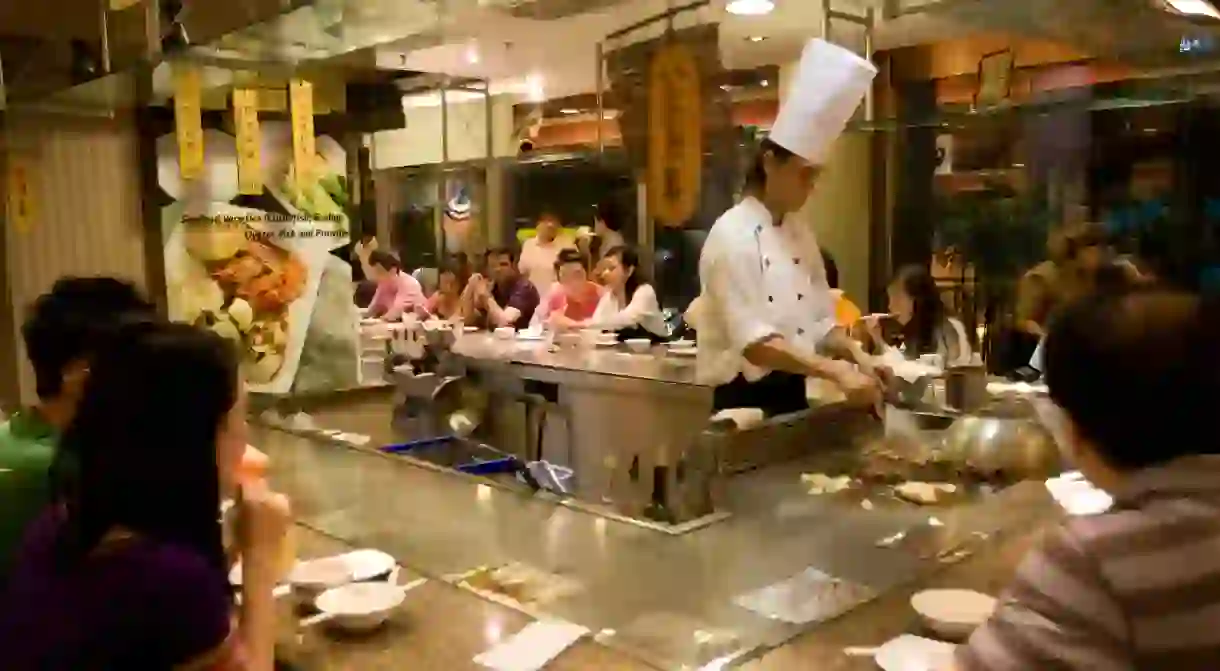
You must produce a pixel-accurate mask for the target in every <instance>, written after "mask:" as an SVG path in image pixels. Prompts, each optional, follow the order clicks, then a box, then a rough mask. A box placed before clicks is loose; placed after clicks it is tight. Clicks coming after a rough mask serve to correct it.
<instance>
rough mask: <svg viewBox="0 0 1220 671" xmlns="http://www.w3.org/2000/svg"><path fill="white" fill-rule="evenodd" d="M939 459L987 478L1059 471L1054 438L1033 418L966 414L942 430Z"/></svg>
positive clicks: (1031, 476) (1037, 475) (1030, 476)
mask: <svg viewBox="0 0 1220 671" xmlns="http://www.w3.org/2000/svg"><path fill="white" fill-rule="evenodd" d="M940 450H941V454H942V457H943V458H945V459H946V460H948V461H952V462H956V463H960V464H964V465H967V466H968V467H969V468H970V470H972V471H974V472H975V473H979V474H982V475H985V476H989V477H996V478H999V479H1004V480H1010V481H1016V480H1026V479H1044V478H1049V477H1051V476H1054V475H1058V474H1059V473H1060V472H1061V471H1062V470H1063V462H1062V457H1061V456H1060V454H1059V448H1058V446H1057V445H1056V444H1055V440H1054V438H1053V437H1052V436H1051V434H1050V432H1049V431H1047V430H1046V429H1045V428H1044V427H1043V426H1042V425H1041V424H1040V423H1039V422H1038V421H1037V420H1036V419H1033V418H1026V417H1019V418H1014V417H996V416H977V415H967V416H963V417H959V418H958V419H957V420H956V421H954V422H953V424H951V425H950V426H949V428H948V429H946V430H945V432H944V435H943V442H942V443H941V446H940Z"/></svg>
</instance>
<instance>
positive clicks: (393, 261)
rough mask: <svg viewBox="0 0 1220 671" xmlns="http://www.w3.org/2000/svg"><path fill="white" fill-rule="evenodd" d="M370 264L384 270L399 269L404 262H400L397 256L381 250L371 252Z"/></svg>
mask: <svg viewBox="0 0 1220 671" xmlns="http://www.w3.org/2000/svg"><path fill="white" fill-rule="evenodd" d="M369 265H373V266H377V267H378V268H381V269H382V270H398V269H400V268H402V264H401V263H399V261H398V257H397V256H394V255H393V254H391V253H389V252H384V251H381V250H377V251H374V252H373V253H371V254H369Z"/></svg>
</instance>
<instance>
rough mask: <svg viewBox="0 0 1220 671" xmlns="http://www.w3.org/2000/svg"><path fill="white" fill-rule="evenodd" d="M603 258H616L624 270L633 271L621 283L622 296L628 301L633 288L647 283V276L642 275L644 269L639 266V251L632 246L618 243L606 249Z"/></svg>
mask: <svg viewBox="0 0 1220 671" xmlns="http://www.w3.org/2000/svg"><path fill="white" fill-rule="evenodd" d="M604 258H616V259H618V262H619V264H620V265H622V266H623V269H624V270H626V269H631V270H632V271H633V272H632V273H631V274H630V275H628V276H627V281H626V282H624V283H623V296H624V297H625V298H626V299H627V302H628V303H630V302H631V297H632V296H634V295H635V290H636V289H638V288H640V285H641V284H648V278H647V277H645V276H644V271H643V269H642V268H640V254H639V252H637V251H635V248H634V247H628V246H626V245H619V246H617V247H611V248H610V249H608V250H606V255H605V257H604Z"/></svg>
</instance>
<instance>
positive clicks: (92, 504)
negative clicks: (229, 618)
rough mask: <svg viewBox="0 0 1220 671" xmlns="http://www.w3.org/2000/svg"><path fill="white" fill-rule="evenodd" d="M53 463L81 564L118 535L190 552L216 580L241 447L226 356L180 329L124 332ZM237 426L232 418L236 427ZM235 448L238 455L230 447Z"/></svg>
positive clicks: (233, 374)
mask: <svg viewBox="0 0 1220 671" xmlns="http://www.w3.org/2000/svg"><path fill="white" fill-rule="evenodd" d="M91 366H92V367H91V371H90V375H89V378H88V380H87V382H86V384H85V394H84V396H83V397H82V399H81V402H80V404H79V407H78V409H77V412H76V416H75V418H74V419H73V421H72V423H71V424H70V425H69V427H68V429H67V430H66V431H65V432H64V435H63V438H62V440H61V443H60V451H59V452H60V454H59V455H58V456H57V459H58V462H57V467H58V468H59V469H60V472H65V471H64V470H63V469H64V468H67V469H69V471H67V472H70V473H71V476H70V477H69V478H66V479H64V480H61V488H62V489H61V492H60V495H61V497H62V499H63V501H64V503H65V504H66V506H67V510H68V519H69V526H68V529H69V533H68V534H66V535H65V536H64V537H63V541H64V542H63V543H62V544H61V550H62V551H63V554H62V556H63V558H64V559H66V560H68V561H74V560H79V559H80V558H81V557H83V556H84V555H85V554H87V553H88V552H89V551H90V550H91V549H92V548H94V547H95V546H96V545H97V543H98V542H99V540H101V538H102V537H103V536H104V535H105V533H106V532H107V531H108V530H110V529H113V528H115V527H121V528H123V529H125V530H128V531H130V532H133V533H135V534H137V535H140V536H144V537H148V538H153V539H156V540H159V541H163V542H170V543H174V544H177V545H179V546H182V547H185V548H189V549H191V550H194V551H196V552H197V553H199V554H201V555H202V556H204V557H205V558H207V559H208V560H210V561H211V562H212V563H213V564H214V565H215V566H216V567H217V569H218V570H220V571H223V570H224V568H225V567H224V554H223V550H222V547H221V539H220V526H219V523H218V521H217V511H218V510H219V508H218V506H219V505H220V492H221V485H222V483H221V474H220V469H219V467H218V465H217V464H218V461H219V462H223V463H230V462H231V461H233V455H234V454H235V453H236V459H238V460H239V459H240V451H241V450H244V447H245V435H244V431H243V430H241V426H243V425H240V424H234V422H238V421H240V422H244V417H240V416H237V415H231V414H230V411H234V412H239V411H240V410H241V409H240V408H237V409H236V410H235V406H237V405H238V402H239V399H240V398H241V392H240V389H239V384H240V382H239V380H238V363H237V356H236V350H235V349H234V347H233V345H232V344H231V343H230V342H229V341H227V340H224V339H223V338H221V337H220V336H217V335H215V334H213V333H210V332H207V331H204V330H201V329H198V328H195V327H193V326H190V325H187V324H178V323H161V322H151V321H150V322H143V323H136V324H128V325H126V326H124V327H123V329H122V330H121V331H120V332H119V333H118V334H117V335H116V336H115V337H113V338H110V339H109V340H108V342H107V343H106V344H105V345H104V346H102V347H101V348H99V350H98V352H97V354H96V355H95V356H94V358H93V361H92V364H91ZM235 417H236V418H237V419H234V418H235ZM237 442H240V443H241V444H240V445H236V444H235V443H237Z"/></svg>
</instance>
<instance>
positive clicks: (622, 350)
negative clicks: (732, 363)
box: [453, 333, 702, 386]
mask: <svg viewBox="0 0 1220 671" xmlns="http://www.w3.org/2000/svg"><path fill="white" fill-rule="evenodd" d="M453 351H454V353H455V354H457V355H459V356H462V357H465V358H466V359H468V360H470V361H471V362H472V363H475V364H477V362H479V361H497V362H507V363H512V364H517V365H521V366H538V367H542V368H551V369H555V370H563V371H571V372H581V373H592V374H597V375H611V376H615V377H622V378H631V379H638V380H652V381H657V382H666V383H670V384H683V385H694V386H702V385H697V383H696V382H695V358H694V357H693V356H681V357H679V356H672V355H669V354H668V353H667V350H666V348H665V347H664V346H656V347H653V348H652V349H651V350H650V351H648V352H642V353H636V352H630V351H628V350H627V349H626V347H625V346H623V345H619V346H617V347H605V348H601V347H599V348H595V349H580V348H576V349H571V348H566V349H558V350H556V351H552V347H551V344H550V341H549V340H548V339H544V340H525V341H523V340H502V339H499V338H496V337H495V336H493V335H491V334H488V333H467V334H463V335H462V336H461V337H459V338H458V340H457V342H456V343H455V344H454V348H453Z"/></svg>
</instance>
